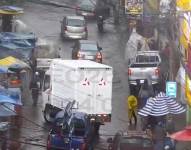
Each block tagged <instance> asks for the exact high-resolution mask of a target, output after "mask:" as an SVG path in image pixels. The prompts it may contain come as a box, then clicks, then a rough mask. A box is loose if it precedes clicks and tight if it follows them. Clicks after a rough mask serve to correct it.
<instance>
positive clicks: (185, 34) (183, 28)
mask: <svg viewBox="0 0 191 150" xmlns="http://www.w3.org/2000/svg"><path fill="white" fill-rule="evenodd" d="M188 43H191V12H187V13H184V14H183V17H182V18H180V44H181V45H182V46H183V47H184V49H186V50H187V49H188Z"/></svg>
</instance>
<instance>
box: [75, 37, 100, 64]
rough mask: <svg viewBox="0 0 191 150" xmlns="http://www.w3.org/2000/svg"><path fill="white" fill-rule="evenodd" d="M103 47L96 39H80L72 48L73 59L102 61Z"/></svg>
mask: <svg viewBox="0 0 191 150" xmlns="http://www.w3.org/2000/svg"><path fill="white" fill-rule="evenodd" d="M102 57H103V56H102V48H101V47H100V46H99V45H98V43H97V42H96V41H90V40H79V41H77V42H76V43H75V45H74V46H73V50H72V59H85V60H92V61H96V62H99V63H102Z"/></svg>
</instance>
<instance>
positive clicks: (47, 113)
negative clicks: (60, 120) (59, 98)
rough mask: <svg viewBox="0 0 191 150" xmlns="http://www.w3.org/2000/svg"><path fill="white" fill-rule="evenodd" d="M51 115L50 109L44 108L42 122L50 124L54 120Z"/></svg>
mask: <svg viewBox="0 0 191 150" xmlns="http://www.w3.org/2000/svg"><path fill="white" fill-rule="evenodd" d="M51 113H52V109H51V108H50V107H47V106H46V108H45V110H44V120H45V121H46V122H47V123H52V122H53V120H54V118H53V117H51Z"/></svg>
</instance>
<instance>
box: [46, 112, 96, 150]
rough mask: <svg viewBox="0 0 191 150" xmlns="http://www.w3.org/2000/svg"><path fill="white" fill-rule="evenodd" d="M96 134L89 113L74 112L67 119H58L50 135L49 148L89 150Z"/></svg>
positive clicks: (55, 149)
mask: <svg viewBox="0 0 191 150" xmlns="http://www.w3.org/2000/svg"><path fill="white" fill-rule="evenodd" d="M93 134H94V130H93V125H92V124H91V122H90V119H89V118H88V115H87V114H85V113H81V112H76V113H73V114H72V116H71V117H69V118H68V119H67V120H62V119H61V120H58V121H57V122H56V124H55V125H54V126H53V128H52V129H51V131H50V133H49V135H48V141H47V150H59V149H64V150H71V149H74V150H87V149H89V148H90V146H91V142H92V137H93Z"/></svg>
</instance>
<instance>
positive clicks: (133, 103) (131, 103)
mask: <svg viewBox="0 0 191 150" xmlns="http://www.w3.org/2000/svg"><path fill="white" fill-rule="evenodd" d="M127 107H128V117H129V125H132V119H133V118H134V125H135V126H136V125H137V116H136V112H137V98H136V97H135V96H134V95H133V94H132V95H130V96H128V98H127Z"/></svg>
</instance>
